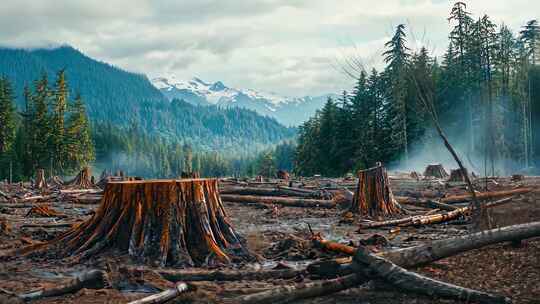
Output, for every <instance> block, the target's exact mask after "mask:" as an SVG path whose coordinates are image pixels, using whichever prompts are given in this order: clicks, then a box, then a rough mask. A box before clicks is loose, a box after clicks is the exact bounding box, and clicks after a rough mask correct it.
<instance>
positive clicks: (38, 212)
mask: <svg viewBox="0 0 540 304" xmlns="http://www.w3.org/2000/svg"><path fill="white" fill-rule="evenodd" d="M29 216H36V217H65V215H64V214H62V213H60V212H58V211H56V210H54V209H52V208H49V205H34V206H32V208H30V210H28V212H27V213H26V217H29Z"/></svg>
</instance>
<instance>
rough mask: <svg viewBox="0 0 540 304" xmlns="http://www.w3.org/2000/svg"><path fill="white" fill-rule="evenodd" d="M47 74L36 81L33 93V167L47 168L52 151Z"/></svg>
mask: <svg viewBox="0 0 540 304" xmlns="http://www.w3.org/2000/svg"><path fill="white" fill-rule="evenodd" d="M48 84H49V83H48V79H47V74H45V73H44V74H43V76H42V77H41V79H39V80H37V81H36V82H35V92H34V94H33V95H32V110H33V112H32V116H31V117H32V120H31V127H30V128H29V131H30V132H31V133H30V134H28V135H27V137H28V139H29V140H30V145H29V146H30V152H31V157H32V160H31V163H32V169H33V171H35V170H36V169H38V168H46V167H48V165H49V164H50V160H51V157H52V152H51V151H50V150H49V142H50V138H51V124H50V116H49V104H50V97H51V91H50V89H49V86H48Z"/></svg>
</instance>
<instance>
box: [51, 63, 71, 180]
mask: <svg viewBox="0 0 540 304" xmlns="http://www.w3.org/2000/svg"><path fill="white" fill-rule="evenodd" d="M53 95H54V100H53V107H52V115H51V123H52V126H51V127H52V128H51V151H52V154H53V156H52V162H53V166H54V168H55V169H56V170H55V171H56V172H57V173H62V172H63V169H64V166H65V164H64V162H65V160H66V149H65V142H66V139H65V122H64V119H65V114H66V109H67V103H68V87H67V83H66V75H65V71H64V70H60V71H59V72H58V74H57V78H56V83H55V88H54V93H53Z"/></svg>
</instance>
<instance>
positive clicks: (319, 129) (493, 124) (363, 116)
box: [295, 2, 540, 176]
mask: <svg viewBox="0 0 540 304" xmlns="http://www.w3.org/2000/svg"><path fill="white" fill-rule="evenodd" d="M448 20H449V21H450V23H451V27H452V28H451V30H450V34H449V45H448V49H447V51H446V52H445V54H444V56H443V57H442V61H441V64H439V63H438V60H437V59H436V58H432V57H431V56H430V54H429V52H428V51H427V49H425V48H421V49H420V50H418V51H416V52H411V51H410V49H409V48H408V47H407V40H406V34H405V26H404V25H399V26H398V27H397V28H396V31H395V34H394V36H393V37H392V38H391V40H390V41H388V42H387V43H386V44H385V47H386V50H385V51H384V53H383V58H384V61H385V62H386V64H387V66H386V67H385V68H384V70H383V71H382V72H381V73H379V72H377V71H375V70H374V71H372V72H371V73H370V74H369V75H368V74H367V73H366V72H362V73H361V74H360V75H359V77H358V80H357V84H356V86H355V87H354V90H353V92H352V94H351V95H350V96H347V95H344V97H343V98H342V100H340V102H337V103H336V102H331V101H330V102H328V103H327V104H326V105H325V107H324V108H323V109H322V110H321V111H319V112H318V113H316V115H314V116H313V117H312V118H311V119H309V120H308V121H306V122H305V123H304V124H303V125H302V126H300V127H299V132H298V147H297V151H296V160H295V170H296V172H297V173H299V174H302V175H312V174H322V175H328V176H335V175H342V174H344V173H347V172H351V171H354V170H357V169H362V168H366V167H370V166H373V165H374V163H375V162H377V161H382V162H383V163H387V164H391V165H392V164H394V165H399V166H400V167H401V168H404V169H405V168H406V169H418V168H417V167H414V166H413V165H412V164H410V165H409V164H408V161H409V159H410V158H412V157H413V156H414V155H418V153H419V152H418V151H421V152H422V153H423V154H421V155H420V159H419V160H420V162H421V163H422V162H424V163H423V165H426V164H427V163H426V162H427V161H428V160H427V159H426V158H429V159H430V160H429V161H440V155H441V154H439V153H438V152H434V151H433V150H434V149H435V147H437V146H438V147H441V148H442V145H441V144H440V139H439V138H438V135H437V133H436V132H435V130H434V126H433V122H432V120H431V118H430V116H429V115H427V113H428V112H427V110H428V109H425V108H424V105H423V103H421V102H420V96H423V95H425V94H430V96H433V99H434V104H433V105H432V106H433V107H434V109H435V113H436V114H437V115H436V117H437V120H438V121H439V122H440V123H441V125H442V127H443V129H444V130H445V133H447V134H449V135H450V141H451V142H452V143H454V144H455V146H456V147H457V149H458V151H459V153H461V155H462V156H464V159H465V160H466V161H467V165H468V166H470V167H471V168H472V170H474V171H476V172H477V173H480V172H481V173H484V174H486V175H495V174H503V173H510V172H515V171H517V170H521V169H524V168H525V169H527V170H529V167H530V166H532V165H536V162H537V160H538V159H540V158H539V156H540V133H538V132H537V131H536V130H540V123H539V122H540V93H538V92H540V68H538V66H537V63H538V58H539V57H538V56H537V55H538V52H539V51H538V45H539V42H538V41H539V38H540V30H539V26H538V23H537V22H536V21H535V20H532V21H529V22H527V24H526V25H525V26H524V27H523V28H522V30H521V32H520V37H519V38H516V37H515V36H514V35H513V33H512V31H511V30H510V29H509V28H508V27H507V26H505V25H502V26H500V27H497V26H496V25H495V24H494V23H493V22H492V21H491V20H490V18H489V17H488V16H483V17H482V18H479V19H477V20H474V19H473V17H472V16H471V14H470V13H469V12H468V11H467V6H466V5H465V3H463V2H457V3H456V4H455V5H454V7H453V8H452V11H451V13H450V17H449V18H448ZM418 83H420V84H421V86H419V85H418ZM420 88H422V91H419V90H420ZM411 151H412V152H411ZM443 151H444V150H443ZM446 154H447V152H446Z"/></svg>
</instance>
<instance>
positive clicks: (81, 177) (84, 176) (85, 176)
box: [67, 167, 96, 189]
mask: <svg viewBox="0 0 540 304" xmlns="http://www.w3.org/2000/svg"><path fill="white" fill-rule="evenodd" d="M67 186H68V187H70V188H77V189H94V188H96V185H95V184H94V183H93V182H92V170H90V167H84V168H83V169H82V170H81V172H79V174H77V176H76V177H75V178H74V179H73V180H71V181H70V182H68V183H67Z"/></svg>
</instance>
